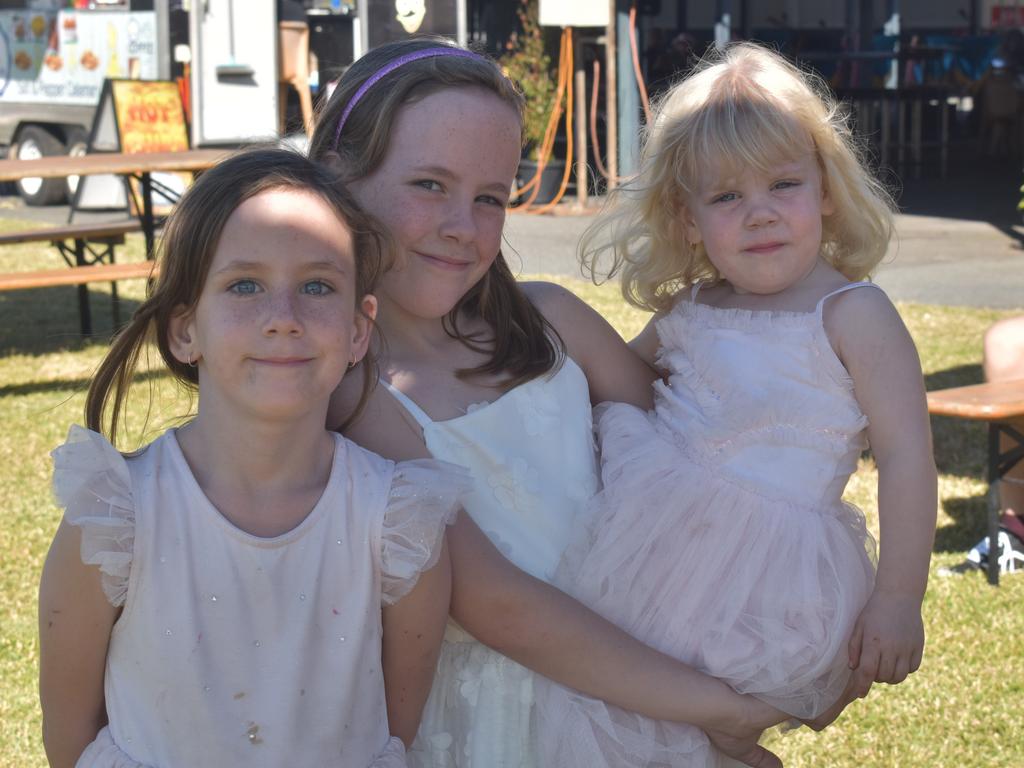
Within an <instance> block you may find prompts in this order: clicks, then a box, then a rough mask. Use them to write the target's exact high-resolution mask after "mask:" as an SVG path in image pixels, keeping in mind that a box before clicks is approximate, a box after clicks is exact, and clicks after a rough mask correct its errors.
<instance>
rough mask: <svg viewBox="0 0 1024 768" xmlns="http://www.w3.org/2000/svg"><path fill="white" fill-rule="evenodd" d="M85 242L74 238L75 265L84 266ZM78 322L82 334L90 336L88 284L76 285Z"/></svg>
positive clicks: (90, 318) (90, 320)
mask: <svg viewBox="0 0 1024 768" xmlns="http://www.w3.org/2000/svg"><path fill="white" fill-rule="evenodd" d="M86 263H87V262H86V260H85V242H84V241H83V240H75V266H78V267H84V266H85V265H86ZM78 324H79V326H80V327H81V329H82V335H83V336H92V313H91V312H90V311H89V286H88V285H80V286H78Z"/></svg>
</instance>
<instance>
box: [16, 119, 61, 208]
mask: <svg viewBox="0 0 1024 768" xmlns="http://www.w3.org/2000/svg"><path fill="white" fill-rule="evenodd" d="M63 154H64V144H63V143H61V141H60V139H58V138H57V137H56V136H54V135H53V134H52V133H50V132H49V131H47V130H46V129H45V128H40V127H39V126H37V125H26V126H25V127H24V128H22V129H21V130H20V131H18V138H17V140H16V141H15V143H14V144H12V145H11V157H12V158H15V159H17V160H35V159H37V158H40V157H48V156H50V155H63ZM14 186H15V187H16V188H17V190H18V194H19V195H21V199H22V200H24V201H25V203H26V205H52V204H54V203H60V202H62V201H63V200H64V179H41V178H38V177H30V178H25V179H19V180H18V181H16V182H15V183H14Z"/></svg>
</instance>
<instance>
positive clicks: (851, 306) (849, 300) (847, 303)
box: [822, 286, 903, 337]
mask: <svg viewBox="0 0 1024 768" xmlns="http://www.w3.org/2000/svg"><path fill="white" fill-rule="evenodd" d="M822 318H823V321H824V323H825V329H826V330H827V331H828V332H829V335H830V336H832V334H833V333H835V334H836V335H837V337H841V336H843V335H850V334H853V333H856V334H858V335H859V334H862V333H864V332H865V331H867V330H869V329H878V328H882V327H885V326H887V325H894V326H896V327H900V328H902V327H903V320H902V319H901V318H900V314H899V312H898V311H897V310H896V307H895V305H894V304H893V303H892V301H891V300H890V299H889V297H888V296H887V295H886V294H885V292H884V291H882V290H881V289H878V288H872V287H868V286H865V287H863V288H856V289H854V290H850V291H844V292H843V293H840V294H839V295H838V296H832V297H831V298H829V299H828V300H826V302H825V306H824V308H823V309H822Z"/></svg>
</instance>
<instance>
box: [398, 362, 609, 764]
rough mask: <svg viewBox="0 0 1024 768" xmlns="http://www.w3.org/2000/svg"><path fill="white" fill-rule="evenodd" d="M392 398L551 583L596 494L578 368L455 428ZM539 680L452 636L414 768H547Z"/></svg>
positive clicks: (519, 557)
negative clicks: (539, 745)
mask: <svg viewBox="0 0 1024 768" xmlns="http://www.w3.org/2000/svg"><path fill="white" fill-rule="evenodd" d="M381 384H382V385H383V386H384V387H386V388H388V389H389V391H391V393H392V394H393V395H394V397H395V398H396V399H397V400H398V401H399V402H400V403H401V404H402V406H403V407H404V408H405V409H406V410H407V411H408V413H409V414H410V415H411V416H412V417H413V418H414V419H415V420H416V421H417V422H418V423H419V425H420V426H421V428H422V429H423V438H424V440H425V442H426V445H427V448H428V449H429V450H430V453H431V455H432V456H433V457H434V458H436V459H443V460H444V461H450V462H452V463H455V464H459V465H461V466H464V467H466V468H468V469H469V471H470V474H471V476H472V479H473V488H472V491H471V492H470V493H468V494H467V495H466V496H465V497H464V499H463V504H464V506H465V509H466V511H467V512H468V513H469V515H470V516H471V517H472V518H473V520H474V521H475V522H476V523H477V525H479V526H480V528H481V530H482V531H483V532H484V533H485V534H486V535H487V537H488V538H489V539H490V540H491V541H492V542H493V543H494V545H495V546H496V547H497V548H498V549H499V550H500V551H501V552H502V553H503V554H504V555H505V556H506V557H507V558H508V559H509V560H511V561H512V562H513V563H515V564H516V565H517V566H518V567H519V568H521V569H523V570H524V571H526V572H527V573H530V574H532V575H533V576H536V577H537V578H539V579H543V580H545V581H550V580H551V579H552V578H553V576H554V574H555V569H556V568H557V567H558V563H559V561H560V559H561V557H562V552H563V550H564V549H565V546H566V544H567V543H568V542H569V540H570V539H571V537H572V535H573V532H574V530H575V529H576V527H577V526H579V525H581V524H582V521H581V518H580V515H582V514H585V513H586V510H587V503H588V502H589V501H590V499H591V497H592V496H593V494H594V492H595V491H596V490H597V473H598V467H597V457H596V452H595V447H594V437H593V429H592V420H591V408H590V394H589V390H588V386H587V378H586V376H585V375H584V374H583V371H581V370H580V368H579V366H577V365H576V363H575V362H573V360H572V359H571V358H569V357H566V359H565V361H564V363H563V364H562V365H561V366H560V367H559V368H558V369H557V370H555V371H554V372H552V373H551V374H550V375H547V376H540V377H538V378H535V379H531V380H530V381H528V382H526V383H524V384H521V385H519V386H517V387H515V388H513V389H511V390H509V391H508V392H506V393H505V394H504V395H502V396H501V397H499V398H498V399H497V400H495V401H494V402H491V403H482V404H480V405H477V406H470V408H469V411H468V413H466V414H465V415H463V416H459V417H457V418H454V419H448V420H445V421H434V420H433V419H431V418H430V416H428V415H427V414H426V413H425V412H424V411H423V409H421V408H420V407H419V406H418V405H417V404H416V403H415V402H413V401H412V400H411V399H410V398H409V397H407V396H406V395H404V394H403V393H402V392H400V391H399V390H398V389H396V388H394V387H393V386H391V385H390V384H389V383H388V382H385V381H382V382H381ZM534 680H535V675H534V673H533V672H531V671H530V670H528V669H526V668H525V667H523V666H521V665H519V664H517V663H516V662H514V661H512V660H511V659H509V658H506V657H505V656H502V655H501V654H500V653H498V652H497V651H493V650H491V649H490V648H488V647H487V646H485V645H482V644H481V643H479V642H477V641H476V640H475V639H474V638H473V637H472V636H471V635H470V634H469V633H468V632H466V631H465V630H464V629H463V628H462V627H460V626H459V625H458V624H457V623H456V622H454V621H451V622H449V624H448V627H447V630H446V631H445V637H444V645H443V646H442V648H441V658H440V660H439V661H438V665H437V674H436V675H435V677H434V686H433V688H432V689H431V691H430V697H429V699H428V700H427V704H426V707H425V708H424V710H423V719H422V721H421V723H420V729H419V733H418V734H417V736H416V741H415V743H414V744H413V745H412V748H411V749H410V750H409V764H410V765H412V766H415V767H416V768H456V767H457V768H547V767H548V766H553V765H554V764H553V763H549V762H545V761H543V760H541V761H538V759H537V754H536V737H535V734H534V716H533V690H534Z"/></svg>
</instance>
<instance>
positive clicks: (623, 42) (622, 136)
mask: <svg viewBox="0 0 1024 768" xmlns="http://www.w3.org/2000/svg"><path fill="white" fill-rule="evenodd" d="M616 8H617V10H616V14H615V16H616V24H617V25H618V29H617V34H616V37H617V39H618V40H619V47H618V55H617V56H616V62H617V69H618V75H619V76H618V81H617V86H618V88H617V95H618V103H619V108H618V123H619V135H618V139H619V167H620V169H621V172H622V175H623V176H628V175H630V174H632V173H634V172H635V171H636V170H637V165H638V164H639V162H640V90H639V86H638V85H637V82H636V75H635V74H634V72H633V58H632V53H631V50H630V36H629V0H618V3H617V4H616Z"/></svg>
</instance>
